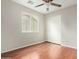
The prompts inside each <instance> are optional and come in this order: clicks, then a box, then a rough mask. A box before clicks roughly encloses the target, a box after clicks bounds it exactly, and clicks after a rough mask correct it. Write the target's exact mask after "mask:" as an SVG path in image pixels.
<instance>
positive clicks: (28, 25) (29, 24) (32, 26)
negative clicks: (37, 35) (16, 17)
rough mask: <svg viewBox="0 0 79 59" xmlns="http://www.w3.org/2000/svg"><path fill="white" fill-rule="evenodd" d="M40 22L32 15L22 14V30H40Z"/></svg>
mask: <svg viewBox="0 0 79 59" xmlns="http://www.w3.org/2000/svg"><path fill="white" fill-rule="evenodd" d="M38 31H39V22H38V20H37V19H35V18H34V17H32V16H30V15H23V16H22V32H25V33H26V32H38Z"/></svg>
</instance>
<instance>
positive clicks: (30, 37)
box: [1, 0, 44, 53]
mask: <svg viewBox="0 0 79 59" xmlns="http://www.w3.org/2000/svg"><path fill="white" fill-rule="evenodd" d="M1 4H2V11H1V12H2V16H1V17H2V20H1V27H2V28H1V32H2V33H1V34H2V39H1V46H2V47H1V48H2V49H1V50H2V53H3V52H7V51H10V50H14V49H17V48H21V47H25V46H28V45H31V44H35V43H38V42H41V41H44V17H43V15H41V14H40V13H37V12H35V11H33V10H31V9H28V8H26V7H24V6H21V5H19V4H17V3H15V2H12V1H11V0H2V3H1ZM22 12H26V13H29V14H31V15H33V16H35V17H36V18H37V19H38V20H39V23H40V24H39V26H40V28H39V33H22V32H21V14H22Z"/></svg>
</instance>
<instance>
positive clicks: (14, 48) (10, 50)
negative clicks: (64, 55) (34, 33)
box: [1, 41, 44, 53]
mask: <svg viewBox="0 0 79 59" xmlns="http://www.w3.org/2000/svg"><path fill="white" fill-rule="evenodd" d="M42 42H44V41H39V42H35V43H32V44H28V45H23V46H20V47H17V48H13V49H10V50H7V51H2V52H1V53H6V52H9V51H13V50H16V49H20V48H24V47H28V46H31V45H35V44H39V43H42Z"/></svg>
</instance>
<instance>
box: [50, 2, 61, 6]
mask: <svg viewBox="0 0 79 59" xmlns="http://www.w3.org/2000/svg"><path fill="white" fill-rule="evenodd" d="M51 5H54V6H57V7H61V5H60V4H56V3H51Z"/></svg>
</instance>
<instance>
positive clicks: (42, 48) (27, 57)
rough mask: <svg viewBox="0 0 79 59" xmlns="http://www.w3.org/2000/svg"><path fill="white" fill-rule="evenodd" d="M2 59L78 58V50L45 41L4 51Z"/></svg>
mask: <svg viewBox="0 0 79 59" xmlns="http://www.w3.org/2000/svg"><path fill="white" fill-rule="evenodd" d="M1 57H2V59H77V50H76V49H72V48H68V47H64V46H61V45H57V44H53V43H49V42H43V43H40V44H37V45H33V46H30V47H26V48H22V49H17V50H15V51H11V52H7V53H3V54H2V55H1Z"/></svg>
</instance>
